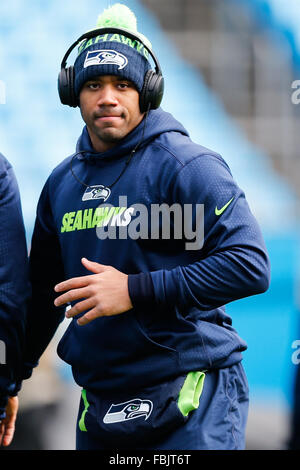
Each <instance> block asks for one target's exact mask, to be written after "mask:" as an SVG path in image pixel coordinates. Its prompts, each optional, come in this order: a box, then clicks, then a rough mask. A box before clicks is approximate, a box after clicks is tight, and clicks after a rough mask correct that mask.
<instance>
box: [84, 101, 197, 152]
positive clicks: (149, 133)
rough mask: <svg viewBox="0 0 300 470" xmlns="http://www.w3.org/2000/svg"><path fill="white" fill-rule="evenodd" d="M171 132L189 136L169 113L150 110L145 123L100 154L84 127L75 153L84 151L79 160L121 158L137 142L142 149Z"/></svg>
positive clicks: (160, 110)
mask: <svg viewBox="0 0 300 470" xmlns="http://www.w3.org/2000/svg"><path fill="white" fill-rule="evenodd" d="M171 131H173V132H179V133H181V134H183V135H186V136H188V135H189V134H188V132H187V130H186V129H185V128H184V127H183V126H182V124H180V122H178V121H177V120H176V119H175V118H173V116H172V115H171V114H170V113H167V112H165V111H163V110H162V109H161V108H159V109H156V110H151V111H150V112H149V115H148V117H147V120H146V122H145V118H144V119H143V120H142V122H141V123H140V124H139V125H138V126H137V127H136V128H135V129H133V131H131V132H130V133H129V134H128V135H127V136H126V137H124V139H122V140H120V142H119V143H118V144H117V145H116V146H115V147H113V148H112V149H110V150H107V151H106V152H102V153H96V152H95V150H94V149H93V147H92V143H91V139H90V136H89V133H88V130H87V127H86V126H85V127H84V128H83V131H82V134H81V136H80V137H79V139H78V142H77V146H76V152H82V151H84V152H85V153H84V154H82V155H79V156H78V158H79V159H84V160H89V159H91V160H94V159H99V158H101V159H104V158H105V159H106V158H109V159H110V158H121V157H123V156H124V155H128V153H130V152H131V151H132V150H133V149H134V147H135V146H136V145H137V144H139V142H140V148H142V147H144V146H145V145H146V144H148V143H149V142H150V141H152V140H154V139H155V138H156V137H158V136H159V135H160V134H163V133H165V132H171Z"/></svg>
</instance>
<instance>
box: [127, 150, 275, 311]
mask: <svg viewBox="0 0 300 470" xmlns="http://www.w3.org/2000/svg"><path fill="white" fill-rule="evenodd" d="M172 202H176V203H179V204H180V205H181V207H182V208H184V207H185V205H191V204H192V207H193V210H192V212H191V214H192V216H191V218H190V221H191V220H192V222H193V225H192V226H193V228H194V231H195V233H197V234H198V235H197V236H198V238H199V239H198V242H197V243H195V242H193V243H191V241H188V240H185V242H186V243H185V249H186V250H187V249H189V250H191V253H190V255H191V258H192V262H191V263H188V264H183V265H179V266H177V267H175V268H173V269H170V270H165V269H162V270H158V271H152V272H150V273H140V274H136V275H130V276H129V279H128V287H129V295H130V297H131V301H132V304H133V306H134V307H140V306H141V305H142V304H144V305H148V306H149V304H152V305H153V306H154V305H156V306H160V307H162V308H164V307H167V308H170V307H172V306H173V307H175V306H176V307H179V309H180V310H181V311H182V312H184V311H187V310H188V309H189V308H190V307H197V308H198V309H200V310H212V309H214V308H217V307H220V306H222V305H225V304H227V303H229V302H232V301H234V300H237V299H240V298H243V297H247V296H251V295H255V294H260V293H263V292H265V291H266V290H267V289H268V286H269V281H270V265H269V259H268V255H267V252H266V247H265V244H264V241H263V237H262V234H261V231H260V228H259V226H258V223H257V221H256V219H255V218H254V216H253V215H252V213H251V211H250V209H249V206H248V203H247V201H246V199H245V194H244V193H243V191H241V189H240V188H239V187H238V186H237V184H236V183H235V181H234V179H233V178H232V175H231V172H230V170H229V168H228V166H227V164H226V163H225V161H224V160H223V159H222V158H221V157H219V156H215V155H202V156H199V157H198V158H196V159H194V160H192V161H191V162H190V163H188V164H186V165H185V166H183V167H182V169H181V170H180V171H179V173H178V175H177V178H176V182H175V184H174V187H173V190H172ZM197 205H198V209H199V208H200V207H201V205H203V206H202V209H203V212H201V210H199V211H198V212H197V210H196V206H197ZM186 207H187V206H186ZM197 214H198V215H197ZM199 214H200V216H201V217H199ZM203 217H204V218H203ZM185 223H187V224H188V223H189V220H188V218H186V220H185ZM202 224H203V225H202ZM202 226H203V229H204V230H202ZM199 232H203V236H202V235H201V233H200V234H199ZM185 233H186V232H185ZM195 238H197V237H195ZM197 244H198V246H197ZM191 248H192V249H191ZM195 248H196V250H195Z"/></svg>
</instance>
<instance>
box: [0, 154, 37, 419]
mask: <svg viewBox="0 0 300 470" xmlns="http://www.w3.org/2000/svg"><path fill="white" fill-rule="evenodd" d="M29 296H30V286H29V282H28V259H27V247H26V238H25V229H24V223H23V216H22V210H21V203H20V195H19V188H18V185H17V181H16V178H15V174H14V171H13V169H12V166H11V165H10V163H9V162H8V161H7V160H6V158H5V157H4V156H3V155H1V154H0V419H3V418H4V417H5V406H6V403H7V397H8V396H9V395H15V394H16V393H17V392H18V389H17V386H16V381H17V378H18V376H19V374H20V364H21V363H22V360H23V348H24V336H25V322H26V302H27V300H28V297H29Z"/></svg>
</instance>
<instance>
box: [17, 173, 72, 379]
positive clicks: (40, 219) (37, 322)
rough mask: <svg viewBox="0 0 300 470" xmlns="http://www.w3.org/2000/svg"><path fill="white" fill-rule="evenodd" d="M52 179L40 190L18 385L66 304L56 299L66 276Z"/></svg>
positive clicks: (38, 354) (48, 340) (53, 332)
mask: <svg viewBox="0 0 300 470" xmlns="http://www.w3.org/2000/svg"><path fill="white" fill-rule="evenodd" d="M48 190H49V179H48V181H47V182H46V184H45V186H44V188H43V191H42V193H41V196H40V199H39V203H38V207H37V215H36V220H35V226H34V231H33V236H32V242H31V248H30V257H29V280H30V283H31V298H30V301H29V305H28V312H27V324H26V331H25V352H24V357H23V361H22V364H21V368H20V371H19V377H18V383H17V386H18V388H20V387H21V383H22V381H23V380H25V379H28V378H29V377H30V376H31V374H32V371H33V368H34V367H36V366H37V365H38V363H39V359H40V357H41V355H42V354H43V352H44V351H45V349H46V348H47V346H48V344H49V343H50V341H51V339H52V337H53V336H54V334H55V332H56V330H57V328H58V326H59V324H60V322H61V321H62V320H63V319H64V311H65V308H60V309H57V308H55V307H54V305H53V302H54V298H55V293H54V286H55V284H56V282H60V281H61V280H63V279H64V270H63V265H62V259H61V250H60V245H59V240H58V237H57V234H56V231H55V228H54V223H53V217H52V210H51V204H50V201H49V197H48Z"/></svg>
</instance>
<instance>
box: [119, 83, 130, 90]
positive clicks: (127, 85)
mask: <svg viewBox="0 0 300 470" xmlns="http://www.w3.org/2000/svg"><path fill="white" fill-rule="evenodd" d="M118 87H119V88H121V89H122V90H124V89H125V88H129V84H128V83H118Z"/></svg>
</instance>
